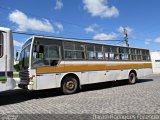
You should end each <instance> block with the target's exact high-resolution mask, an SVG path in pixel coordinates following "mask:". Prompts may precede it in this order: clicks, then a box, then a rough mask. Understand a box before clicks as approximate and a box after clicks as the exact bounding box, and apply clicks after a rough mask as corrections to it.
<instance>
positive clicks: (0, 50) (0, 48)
mask: <svg viewBox="0 0 160 120" xmlns="http://www.w3.org/2000/svg"><path fill="white" fill-rule="evenodd" d="M2 56H3V33H2V32H0V57H2Z"/></svg>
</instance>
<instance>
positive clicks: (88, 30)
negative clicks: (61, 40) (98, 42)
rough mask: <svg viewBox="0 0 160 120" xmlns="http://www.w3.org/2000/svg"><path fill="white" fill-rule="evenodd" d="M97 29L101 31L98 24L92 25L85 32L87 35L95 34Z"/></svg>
mask: <svg viewBox="0 0 160 120" xmlns="http://www.w3.org/2000/svg"><path fill="white" fill-rule="evenodd" d="M97 29H99V26H98V25H97V24H92V25H90V26H88V27H86V28H85V31H86V32H87V33H94V32H96V31H97Z"/></svg>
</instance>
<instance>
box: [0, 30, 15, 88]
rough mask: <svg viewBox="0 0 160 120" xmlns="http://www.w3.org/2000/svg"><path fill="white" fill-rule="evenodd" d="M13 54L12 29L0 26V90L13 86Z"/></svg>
mask: <svg viewBox="0 0 160 120" xmlns="http://www.w3.org/2000/svg"><path fill="white" fill-rule="evenodd" d="M13 54H14V52H13V38H12V31H11V30H10V29H8V28H3V27H0V91H4V90H8V89H12V88H14V87H15V82H14V81H13V62H14V55H13Z"/></svg>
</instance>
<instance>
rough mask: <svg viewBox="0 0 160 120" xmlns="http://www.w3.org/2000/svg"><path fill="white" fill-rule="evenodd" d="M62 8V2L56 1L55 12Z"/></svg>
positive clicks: (60, 0)
mask: <svg viewBox="0 0 160 120" xmlns="http://www.w3.org/2000/svg"><path fill="white" fill-rule="evenodd" d="M62 7H63V2H62V0H56V5H55V7H54V9H55V10H60V9H61V8H62Z"/></svg>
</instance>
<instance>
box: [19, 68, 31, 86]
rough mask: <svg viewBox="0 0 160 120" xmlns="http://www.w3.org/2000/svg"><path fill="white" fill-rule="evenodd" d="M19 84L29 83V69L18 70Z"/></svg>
mask: <svg viewBox="0 0 160 120" xmlns="http://www.w3.org/2000/svg"><path fill="white" fill-rule="evenodd" d="M19 77H20V84H28V83H29V71H27V70H23V71H20V72H19Z"/></svg>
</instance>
